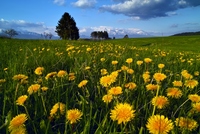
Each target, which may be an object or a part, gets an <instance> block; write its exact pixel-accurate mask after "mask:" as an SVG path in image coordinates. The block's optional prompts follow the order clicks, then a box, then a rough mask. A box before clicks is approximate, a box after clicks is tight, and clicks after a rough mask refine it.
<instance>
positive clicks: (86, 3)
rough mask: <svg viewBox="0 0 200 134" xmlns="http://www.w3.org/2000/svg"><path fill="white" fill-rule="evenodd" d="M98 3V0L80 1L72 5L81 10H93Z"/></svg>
mask: <svg viewBox="0 0 200 134" xmlns="http://www.w3.org/2000/svg"><path fill="white" fill-rule="evenodd" d="M96 3H97V1H96V0H78V1H77V2H74V3H72V5H74V6H75V7H80V8H92V7H94V5H95V4H96Z"/></svg>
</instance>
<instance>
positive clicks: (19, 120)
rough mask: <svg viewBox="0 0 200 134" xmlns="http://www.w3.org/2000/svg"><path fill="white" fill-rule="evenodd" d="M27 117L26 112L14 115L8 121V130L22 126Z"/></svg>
mask: <svg viewBox="0 0 200 134" xmlns="http://www.w3.org/2000/svg"><path fill="white" fill-rule="evenodd" d="M27 119H28V118H27V116H26V114H19V115H17V116H15V117H14V118H13V119H12V120H11V121H10V125H9V127H8V129H9V131H13V130H14V129H17V128H19V127H22V126H23V125H24V123H25V122H26V120H27Z"/></svg>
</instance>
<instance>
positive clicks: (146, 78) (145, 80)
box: [142, 72, 151, 83]
mask: <svg viewBox="0 0 200 134" xmlns="http://www.w3.org/2000/svg"><path fill="white" fill-rule="evenodd" d="M142 77H143V79H144V82H145V83H146V82H149V81H150V77H151V76H150V75H149V72H145V73H143V74H142Z"/></svg>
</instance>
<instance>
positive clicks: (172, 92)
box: [167, 87, 183, 98]
mask: <svg viewBox="0 0 200 134" xmlns="http://www.w3.org/2000/svg"><path fill="white" fill-rule="evenodd" d="M182 95H183V93H182V91H181V90H179V89H178V88H176V87H174V88H168V89H167V96H169V97H172V98H180V97H181V96H182Z"/></svg>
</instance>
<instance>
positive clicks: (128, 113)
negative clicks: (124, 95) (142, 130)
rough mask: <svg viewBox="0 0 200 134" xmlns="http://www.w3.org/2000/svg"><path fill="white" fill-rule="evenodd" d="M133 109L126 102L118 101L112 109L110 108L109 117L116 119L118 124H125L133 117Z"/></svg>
mask: <svg viewBox="0 0 200 134" xmlns="http://www.w3.org/2000/svg"><path fill="white" fill-rule="evenodd" d="M134 112H135V110H133V108H132V106H131V105H130V104H128V103H124V104H123V103H119V104H117V105H116V106H115V107H114V109H113V110H111V113H110V114H111V115H110V118H111V119H112V120H113V121H116V120H117V121H118V124H121V123H122V122H123V123H124V124H125V123H126V122H129V121H130V120H131V119H133V118H134V117H135V114H134Z"/></svg>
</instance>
